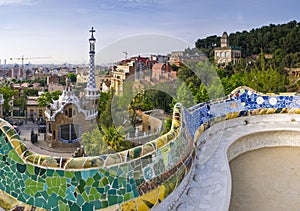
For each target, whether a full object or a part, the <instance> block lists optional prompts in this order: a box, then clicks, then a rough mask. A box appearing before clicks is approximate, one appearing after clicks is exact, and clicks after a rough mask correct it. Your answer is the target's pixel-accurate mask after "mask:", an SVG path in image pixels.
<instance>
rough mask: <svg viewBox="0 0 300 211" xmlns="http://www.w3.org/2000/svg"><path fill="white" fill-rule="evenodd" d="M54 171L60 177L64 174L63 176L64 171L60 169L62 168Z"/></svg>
mask: <svg viewBox="0 0 300 211" xmlns="http://www.w3.org/2000/svg"><path fill="white" fill-rule="evenodd" d="M56 173H57V175H58V176H60V177H64V176H65V172H64V171H62V170H56Z"/></svg>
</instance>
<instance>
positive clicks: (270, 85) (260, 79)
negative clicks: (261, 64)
mask: <svg viewBox="0 0 300 211" xmlns="http://www.w3.org/2000/svg"><path fill="white" fill-rule="evenodd" d="M244 80H245V85H246V86H249V87H251V88H253V89H255V90H257V91H260V92H274V93H278V92H283V91H285V81H286V79H285V76H284V75H281V74H280V72H279V71H278V70H277V69H276V68H273V67H267V68H266V69H258V68H253V69H252V70H251V71H250V72H249V73H246V74H245V76H244Z"/></svg>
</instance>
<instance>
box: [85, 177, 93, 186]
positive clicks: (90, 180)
mask: <svg viewBox="0 0 300 211" xmlns="http://www.w3.org/2000/svg"><path fill="white" fill-rule="evenodd" d="M93 182H94V180H93V178H88V179H87V181H86V186H92V185H93Z"/></svg>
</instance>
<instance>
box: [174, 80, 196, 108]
mask: <svg viewBox="0 0 300 211" xmlns="http://www.w3.org/2000/svg"><path fill="white" fill-rule="evenodd" d="M176 101H177V102H180V103H181V104H182V105H183V106H184V107H187V108H188V107H191V106H193V105H195V102H194V98H193V95H192V94H191V92H190V90H189V89H188V87H187V86H186V85H185V83H182V84H181V86H180V87H179V88H178V91H177V96H176Z"/></svg>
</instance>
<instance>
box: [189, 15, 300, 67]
mask: <svg viewBox="0 0 300 211" xmlns="http://www.w3.org/2000/svg"><path fill="white" fill-rule="evenodd" d="M299 26H300V22H297V21H295V20H293V21H290V22H288V23H285V24H278V25H275V24H270V25H269V26H262V27H260V28H256V29H251V30H250V31H242V32H235V33H230V32H227V33H230V34H229V43H230V45H231V46H239V47H241V48H242V56H243V57H244V58H245V57H249V56H251V55H257V54H259V53H260V52H261V49H262V50H263V52H264V53H266V54H274V53H275V54H281V55H282V56H283V58H284V66H286V67H295V66H299V63H300V36H299V35H300V27H299ZM220 36H221V35H220ZM220 36H217V35H212V36H209V37H206V38H204V39H198V40H197V41H196V43H195V45H196V47H197V48H199V49H200V50H201V51H202V52H203V53H205V54H206V55H207V56H208V57H209V58H213V55H214V54H213V49H214V47H215V46H220V40H221V37H220Z"/></svg>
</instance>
